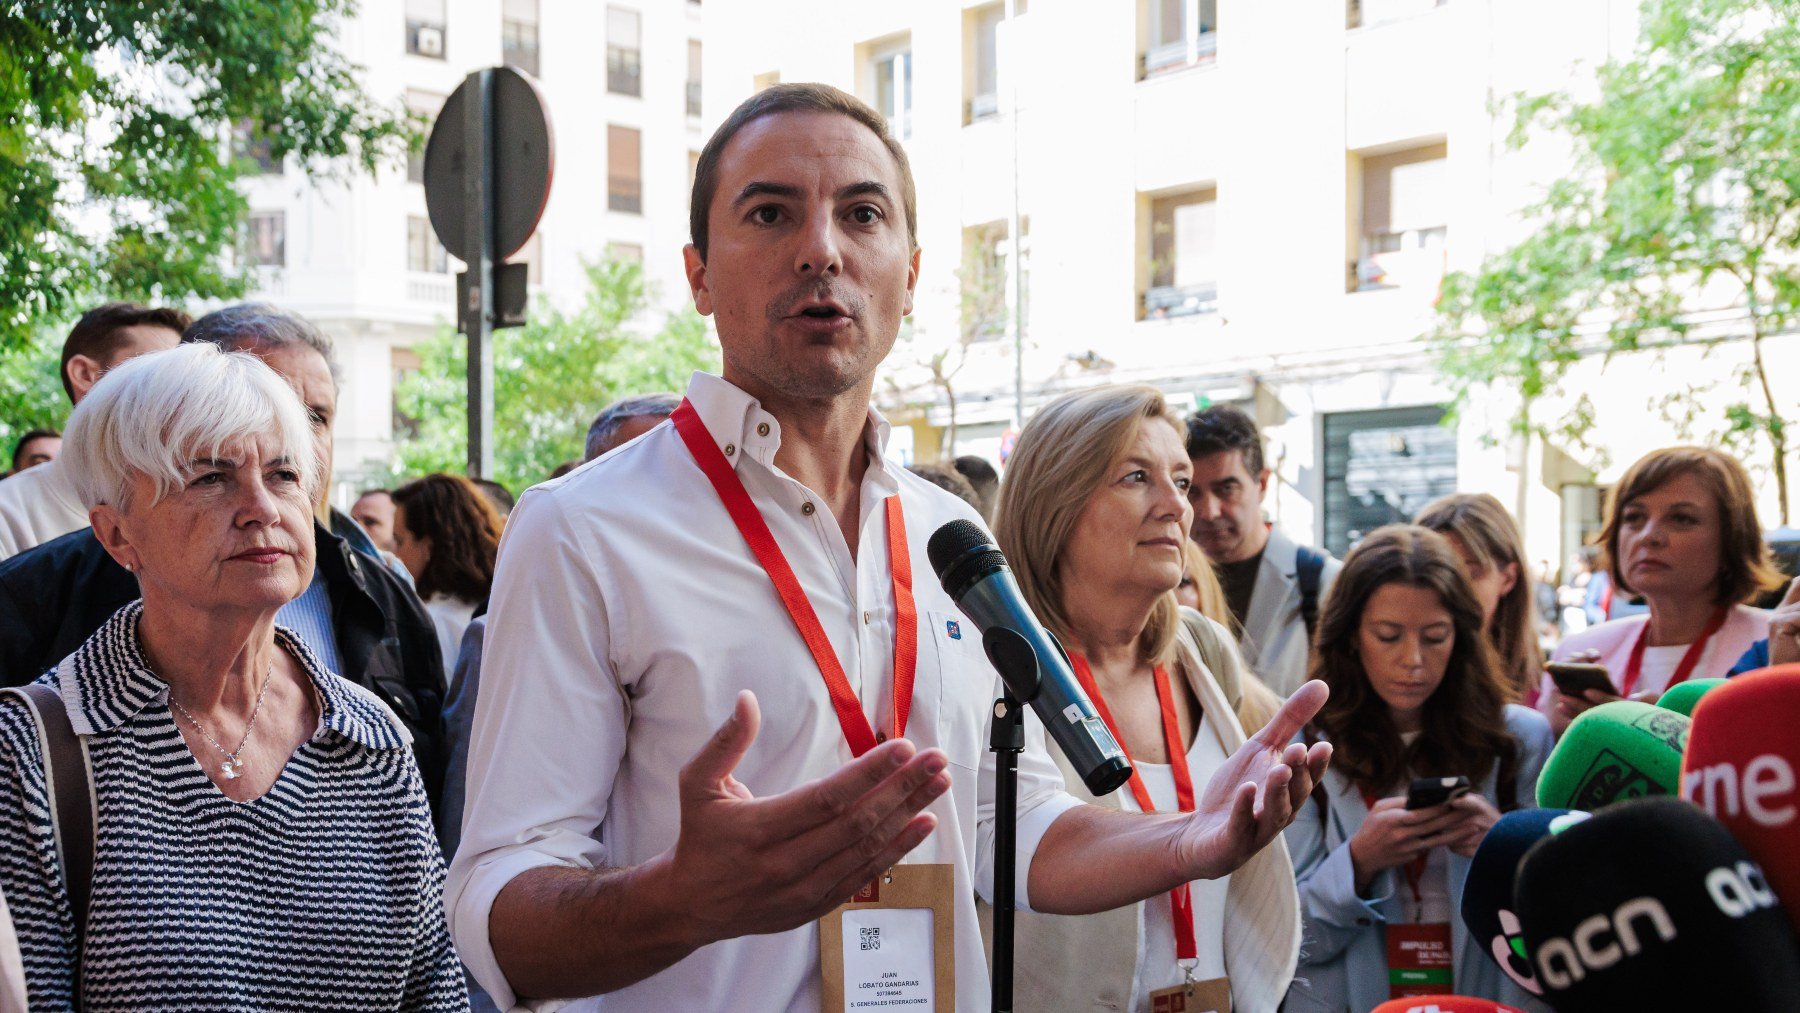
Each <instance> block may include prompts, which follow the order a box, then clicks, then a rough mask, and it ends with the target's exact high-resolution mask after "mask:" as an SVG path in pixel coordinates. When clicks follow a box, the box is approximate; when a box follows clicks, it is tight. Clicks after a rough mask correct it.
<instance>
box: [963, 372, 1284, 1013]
mask: <svg viewBox="0 0 1800 1013" xmlns="http://www.w3.org/2000/svg"><path fill="white" fill-rule="evenodd" d="M1184 432H1185V430H1184V428H1183V426H1182V422H1181V419H1180V418H1179V416H1177V415H1175V414H1174V413H1173V412H1172V411H1170V409H1169V406H1168V405H1167V403H1165V402H1164V400H1163V397H1162V395H1161V394H1160V393H1159V392H1158V391H1157V390H1156V389H1155V388H1153V387H1120V386H1107V387H1097V388H1093V389H1090V390H1085V391H1079V392H1076V393H1073V394H1068V395H1065V396H1063V397H1061V398H1058V399H1057V400H1056V401H1054V402H1052V403H1051V404H1049V405H1048V406H1046V407H1045V408H1043V409H1042V410H1040V411H1039V412H1038V414H1037V415H1036V416H1035V417H1034V418H1033V419H1032V420H1031V422H1030V423H1029V424H1028V425H1027V426H1026V427H1025V430H1024V432H1023V433H1022V434H1021V435H1020V437H1019V443H1018V449H1017V451H1016V452H1015V453H1014V455H1013V457H1012V460H1011V461H1010V462H1009V464H1008V467H1007V471H1006V479H1005V481H1004V483H1003V484H1002V485H1001V490H1000V502H999V506H998V509H997V512H996V516H995V524H994V531H995V535H996V537H997V539H998V540H999V543H1000V547H1001V549H1002V550H1003V551H1004V552H1005V553H1006V557H1007V559H1008V561H1009V562H1010V563H1011V564H1012V567H1013V570H1014V573H1015V575H1016V576H1017V577H1018V580H1019V585H1020V587H1021V588H1022V589H1023V591H1024V593H1025V596H1026V598H1027V599H1028V600H1029V603H1030V605H1031V607H1032V609H1033V610H1034V611H1035V612H1036V613H1037V614H1038V616H1039V617H1040V618H1041V619H1042V620H1043V621H1044V622H1045V624H1046V625H1047V626H1048V627H1049V628H1050V629H1051V631H1052V632H1053V633H1055V634H1056V635H1057V637H1059V638H1060V639H1061V640H1062V642H1063V644H1064V645H1065V646H1066V647H1067V648H1068V651H1069V655H1070V660H1071V661H1072V662H1073V663H1074V665H1075V668H1076V670H1077V673H1078V675H1079V676H1080V677H1081V679H1082V681H1083V682H1084V683H1086V684H1087V688H1088V692H1089V694H1090V695H1091V696H1092V697H1093V698H1094V702H1095V704H1096V706H1097V707H1098V708H1099V709H1100V711H1101V713H1102V715H1104V716H1105V717H1106V719H1107V722H1108V723H1109V724H1110V725H1111V726H1112V727H1113V729H1114V734H1115V735H1116V736H1117V737H1118V739H1119V741H1120V743H1121V744H1122V745H1123V746H1124V747H1125V750H1126V752H1127V753H1128V754H1129V755H1130V757H1131V760H1132V762H1133V765H1134V766H1135V768H1136V771H1137V773H1136V775H1135V776H1134V777H1133V779H1132V783H1131V784H1130V785H1129V786H1128V787H1127V788H1124V789H1121V790H1119V791H1117V792H1114V793H1112V794H1111V795H1108V796H1106V797H1105V798H1102V799H1098V800H1093V799H1088V800H1089V801H1095V802H1096V804H1098V805H1103V806H1108V807H1112V808H1119V809H1124V810H1126V811H1140V810H1157V811H1174V810H1176V809H1178V808H1191V807H1192V806H1193V802H1192V798H1193V795H1192V792H1193V786H1194V785H1204V784H1205V783H1206V781H1207V779H1208V778H1209V777H1210V776H1211V775H1212V773H1213V771H1214V770H1215V769H1217V768H1218V766H1219V765H1220V764H1222V763H1223V762H1224V761H1225V758H1226V757H1228V756H1230V755H1231V754H1232V753H1233V752H1234V751H1235V750H1236V749H1237V748H1238V746H1239V745H1240V744H1241V743H1243V741H1244V731H1243V728H1242V726H1241V725H1240V724H1239V721H1238V719H1237V716H1236V715H1235V714H1234V713H1233V705H1232V702H1231V701H1230V700H1229V699H1228V697H1227V696H1226V694H1225V692H1224V691H1223V690H1222V689H1221V688H1220V685H1219V682H1218V681H1217V680H1216V679H1215V678H1214V673H1213V672H1212V671H1210V670H1209V667H1208V666H1207V664H1206V663H1205V661H1204V660H1203V658H1204V657H1205V650H1206V649H1205V648H1204V647H1203V643H1204V642H1205V641H1222V642H1224V643H1226V644H1230V643H1231V636H1230V634H1229V633H1228V632H1227V631H1225V630H1224V629H1223V628H1221V627H1219V626H1218V625H1217V624H1216V623H1214V622H1213V621H1212V620H1209V619H1205V618H1203V617H1202V616H1200V615H1199V614H1198V613H1194V612H1184V610H1183V609H1182V608H1181V606H1180V605H1179V604H1177V601H1176V595H1175V590H1176V587H1177V585H1179V584H1180V583H1181V579H1182V574H1183V569H1184V568H1183V553H1184V551H1185V545H1186V543H1187V541H1188V538H1187V531H1188V529H1189V527H1190V521H1191V520H1192V513H1191V508H1190V507H1189V506H1188V501H1187V484H1188V475H1189V472H1190V464H1189V462H1188V456H1187V451H1186V448H1185V446H1184V445H1183V442H1182V441H1183V434H1184ZM1238 664H1239V665H1241V662H1239V663H1238ZM1051 752H1052V755H1054V756H1055V757H1056V759H1057V760H1058V762H1059V763H1063V764H1064V766H1065V777H1066V779H1067V782H1068V785H1069V788H1070V790H1071V791H1073V792H1074V793H1076V794H1077V795H1078V796H1083V797H1084V798H1085V793H1084V792H1083V791H1082V788H1081V778H1080V777H1078V776H1075V775H1074V773H1073V772H1072V771H1071V770H1068V769H1067V764H1066V762H1065V761H1064V760H1063V757H1062V756H1061V755H1060V754H1059V753H1057V751H1056V749H1055V747H1054V745H1052V747H1051ZM1184 788H1185V789H1186V790H1185V791H1184V790H1183V789H1184ZM1299 942H1300V916H1299V897H1298V894H1297V893H1296V891H1295V888H1294V878H1293V864H1292V863H1291V862H1290V861H1289V859H1288V854H1287V849H1286V847H1285V845H1284V844H1282V843H1281V842H1277V843H1275V844H1272V845H1271V846H1270V847H1268V848H1265V849H1263V851H1261V852H1260V853H1258V854H1257V855H1256V856H1255V857H1253V858H1252V859H1250V861H1249V862H1247V863H1245V864H1244V865H1243V866H1242V867H1240V868H1239V869H1238V870H1237V871H1236V872H1235V873H1233V874H1231V875H1230V876H1228V877H1224V878H1221V879H1218V880H1212V881H1202V882H1196V883H1193V884H1191V885H1190V886H1189V887H1188V888H1187V889H1186V890H1183V891H1178V892H1177V893H1176V894H1172V895H1170V896H1167V897H1153V898H1151V899H1149V900H1146V901H1143V902H1141V903H1139V904H1136V905H1132V906H1130V907H1125V908H1119V909H1117V910H1113V911H1107V912H1102V913H1100V914H1095V915H1086V916H1081V917H1066V916H1049V915H1036V914H1028V913H1023V912H1021V913H1020V915H1019V917H1018V922H1017V940H1016V946H1017V959H1016V972H1015V973H1016V975H1017V977H1016V981H1015V988H1016V998H1017V1002H1018V1008H1020V1009H1091V1008H1110V1009H1129V1010H1138V1011H1144V1010H1149V1009H1150V1008H1151V1003H1152V1000H1153V998H1154V997H1156V996H1158V995H1161V994H1164V993H1165V992H1166V991H1167V990H1169V989H1172V988H1175V989H1185V988H1186V983H1187V981H1188V980H1189V975H1190V973H1191V976H1192V980H1193V981H1194V982H1195V983H1196V985H1197V988H1196V991H1197V992H1200V993H1202V994H1201V995H1199V996H1197V998H1199V999H1205V1000H1210V1001H1214V1002H1218V1001H1219V1000H1221V999H1223V998H1226V996H1224V995H1222V994H1221V993H1222V992H1224V991H1225V990H1228V991H1229V996H1228V998H1229V1000H1230V1002H1231V1005H1232V1007H1233V1008H1236V1009H1243V1010H1267V1009H1274V1008H1275V1006H1276V1005H1277V1004H1278V1003H1279V1002H1280V1001H1281V997H1282V995H1283V994H1284V993H1285V991H1286V989H1287V986H1288V982H1289V980H1290V979H1291V978H1292V976H1293V970H1294V965H1295V961H1296V954H1297V952H1298V948H1299ZM1227 981H1228V982H1229V984H1228V985H1227V984H1226V982H1227ZM1189 1006H1190V1008H1200V1009H1206V1008H1211V1007H1209V1006H1207V1005H1206V1004H1205V1003H1204V1002H1199V1003H1192V1002H1191V1003H1190V1004H1189ZM1218 1008H1224V1007H1223V1005H1222V1003H1220V1004H1219V1006H1218Z"/></svg>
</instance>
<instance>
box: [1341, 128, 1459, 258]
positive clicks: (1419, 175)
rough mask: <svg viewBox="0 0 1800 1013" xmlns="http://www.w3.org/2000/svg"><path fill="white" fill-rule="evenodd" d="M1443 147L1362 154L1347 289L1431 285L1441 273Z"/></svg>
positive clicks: (1445, 207) (1446, 206)
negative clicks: (1354, 247)
mask: <svg viewBox="0 0 1800 1013" xmlns="http://www.w3.org/2000/svg"><path fill="white" fill-rule="evenodd" d="M1444 155H1445V147H1444V145H1443V144H1433V145H1428V146H1426V147H1422V148H1410V149H1407V150H1405V151H1395V152H1390V153H1387V154H1382V155H1365V156H1362V157H1361V158H1360V159H1357V160H1356V161H1359V162H1360V164H1361V167H1362V188H1361V197H1362V206H1361V214H1360V216H1359V217H1360V220H1361V227H1360V228H1359V229H1358V230H1357V255H1356V261H1355V263H1354V265H1353V270H1352V271H1351V272H1349V274H1350V277H1349V279H1348V281H1349V286H1350V289H1351V290H1352V291H1363V290H1367V289H1373V288H1394V287H1397V286H1409V287H1410V286H1417V285H1436V284H1437V283H1438V281H1439V280H1440V279H1442V278H1443V276H1444V238H1445V235H1446V232H1447V230H1446V228H1445V222H1446V221H1447V220H1448V219H1449V216H1450V208H1449V201H1448V197H1447V194H1446V193H1445V186H1446V177H1445V165H1446V162H1445V158H1444Z"/></svg>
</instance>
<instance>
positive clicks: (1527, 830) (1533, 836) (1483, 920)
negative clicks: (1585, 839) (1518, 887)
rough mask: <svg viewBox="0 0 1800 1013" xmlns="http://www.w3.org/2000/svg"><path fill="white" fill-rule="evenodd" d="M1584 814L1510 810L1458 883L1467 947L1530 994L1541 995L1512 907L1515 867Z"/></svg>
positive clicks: (1556, 810)
mask: <svg viewBox="0 0 1800 1013" xmlns="http://www.w3.org/2000/svg"><path fill="white" fill-rule="evenodd" d="M1587 815H1588V814H1587V813H1584V812H1578V811H1575V810H1571V809H1515V810H1513V811H1512V812H1509V813H1507V814H1506V815H1504V816H1502V817H1500V819H1499V820H1498V821H1497V822H1496V823H1495V824H1494V825H1493V826H1492V827H1491V828H1489V829H1488V832H1487V836H1486V837H1484V838H1482V840H1481V847H1479V848H1477V849H1475V857H1474V858H1472V859H1470V860H1469V875H1468V878H1467V879H1466V880H1465V881H1464V882H1463V895H1462V920H1463V925H1465V926H1467V927H1468V930H1469V944H1470V945H1471V946H1474V947H1476V948H1477V949H1479V950H1481V952H1483V953H1485V954H1487V956H1488V959H1490V960H1492V961H1493V962H1494V963H1496V964H1498V965H1500V970H1502V971H1504V972H1506V975H1507V977H1509V978H1511V979H1512V980H1513V981H1515V982H1517V983H1518V985H1519V987H1520V988H1523V989H1525V990H1526V991H1527V992H1530V993H1531V994H1533V995H1543V994H1544V993H1543V989H1542V988H1540V987H1539V986H1538V983H1537V972H1536V971H1535V970H1533V969H1532V966H1531V955H1530V953H1529V952H1528V950H1527V948H1526V946H1525V933H1524V931H1523V930H1522V929H1521V928H1520V922H1519V909H1518V906H1517V905H1516V904H1515V903H1514V898H1513V881H1514V880H1515V879H1517V878H1518V874H1519V863H1520V862H1522V861H1524V860H1525V853H1526V852H1528V851H1530V850H1531V847H1532V845H1534V844H1536V843H1537V842H1539V841H1541V840H1543V839H1544V838H1545V837H1548V836H1550V835H1551V834H1552V833H1557V832H1560V831H1562V830H1565V829H1567V828H1568V827H1570V826H1573V825H1574V824H1576V823H1579V822H1581V821H1582V820H1584V819H1587Z"/></svg>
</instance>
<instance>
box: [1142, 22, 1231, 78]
mask: <svg viewBox="0 0 1800 1013" xmlns="http://www.w3.org/2000/svg"><path fill="white" fill-rule="evenodd" d="M1218 55H1219V33H1218V32H1201V33H1200V34H1198V35H1196V36H1194V37H1193V38H1192V39H1177V40H1176V41H1174V42H1171V43H1168V44H1166V45H1162V46H1154V47H1152V48H1150V49H1146V50H1145V51H1144V55H1143V57H1142V58H1141V59H1140V60H1139V65H1138V77H1140V78H1146V77H1155V76H1157V75H1158V74H1169V73H1173V72H1175V71H1177V70H1182V69H1185V68H1187V67H1198V66H1200V65H1202V64H1206V63H1211V62H1212V61H1213V59H1214V58H1215V57H1217V56H1218Z"/></svg>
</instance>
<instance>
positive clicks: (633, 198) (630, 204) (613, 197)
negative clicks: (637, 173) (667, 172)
mask: <svg viewBox="0 0 1800 1013" xmlns="http://www.w3.org/2000/svg"><path fill="white" fill-rule="evenodd" d="M606 207H607V209H608V210H611V211H625V212H629V213H630V214H634V215H641V214H643V213H644V186H643V184H642V183H641V182H639V181H638V180H635V179H626V178H624V177H621V176H611V177H608V179H607V181H606Z"/></svg>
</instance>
